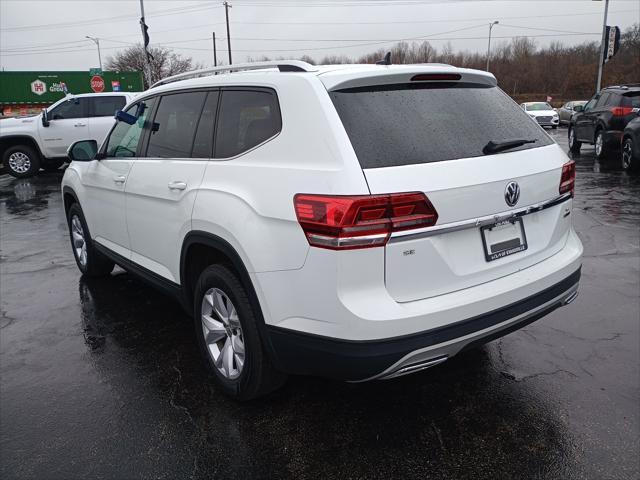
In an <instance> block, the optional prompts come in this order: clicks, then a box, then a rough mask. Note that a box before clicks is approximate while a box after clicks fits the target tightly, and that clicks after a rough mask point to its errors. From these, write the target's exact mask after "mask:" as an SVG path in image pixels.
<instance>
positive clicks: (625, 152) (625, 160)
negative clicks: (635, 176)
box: [622, 140, 633, 170]
mask: <svg viewBox="0 0 640 480" xmlns="http://www.w3.org/2000/svg"><path fill="white" fill-rule="evenodd" d="M632 154H633V146H632V144H631V140H626V141H625V142H624V144H623V145H622V168H623V169H625V170H628V169H629V168H631V156H632Z"/></svg>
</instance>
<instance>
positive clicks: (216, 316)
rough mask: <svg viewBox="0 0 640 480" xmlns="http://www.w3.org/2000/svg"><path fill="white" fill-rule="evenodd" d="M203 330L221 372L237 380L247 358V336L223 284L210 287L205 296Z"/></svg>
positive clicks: (212, 357)
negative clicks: (220, 287) (223, 289)
mask: <svg viewBox="0 0 640 480" xmlns="http://www.w3.org/2000/svg"><path fill="white" fill-rule="evenodd" d="M201 313H202V319H201V320H202V332H203V334H204V341H205V343H206V346H207V351H208V352H209V355H210V356H211V359H212V360H213V364H214V365H215V366H216V368H217V369H218V371H219V372H220V374H222V376H224V377H225V378H228V379H230V380H234V379H236V378H238V377H239V376H240V374H241V373H242V368H243V367H244V362H245V349H244V337H243V334H242V326H241V325H240V320H239V318H238V312H237V310H236V307H235V306H234V305H233V302H232V301H231V299H230V298H229V296H228V295H227V294H226V293H224V292H223V291H222V290H220V289H219V288H210V289H209V290H207V291H206V293H205V294H204V297H203V299H202V308H201Z"/></svg>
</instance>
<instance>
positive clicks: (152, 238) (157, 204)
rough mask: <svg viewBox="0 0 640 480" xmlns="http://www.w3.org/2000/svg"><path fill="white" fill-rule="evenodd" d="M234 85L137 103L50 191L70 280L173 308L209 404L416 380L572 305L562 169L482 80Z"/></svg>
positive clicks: (305, 76) (476, 76)
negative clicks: (308, 380) (138, 282)
mask: <svg viewBox="0 0 640 480" xmlns="http://www.w3.org/2000/svg"><path fill="white" fill-rule="evenodd" d="M276 63H277V66H278V68H275V67H276ZM233 69H234V70H235V71H234V72H233V73H230V74H222V75H215V76H213V75H209V76H201V77H200V78H191V79H186V80H182V79H183V78H185V77H186V75H179V76H177V77H174V78H171V79H167V80H165V81H164V82H163V84H161V85H159V86H155V87H154V88H151V89H150V90H148V91H146V92H144V93H143V94H142V95H141V96H140V97H139V98H137V99H136V100H135V102H134V103H132V104H131V105H129V106H128V107H127V108H126V112H125V113H126V114H119V115H118V117H119V118H121V120H120V121H119V122H118V123H117V124H116V125H115V127H114V128H113V130H112V131H111V133H110V134H109V136H108V137H107V139H106V140H105V142H104V143H103V145H102V146H101V147H100V148H99V149H98V150H97V154H96V149H97V145H96V144H95V142H79V143H78V144H76V145H74V146H73V147H72V148H71V150H70V157H72V159H74V160H75V161H73V162H72V163H71V165H70V167H69V168H68V169H67V170H66V172H65V175H64V178H63V181H62V185H63V196H64V205H65V209H66V213H67V218H68V223H69V229H70V234H71V243H72V247H73V251H74V254H75V258H76V261H77V264H78V267H79V268H80V270H81V271H82V272H83V273H84V274H85V275H92V276H93V275H105V274H109V273H110V272H111V270H112V269H113V267H114V264H118V265H120V266H121V267H123V268H125V269H126V270H129V271H130V272H132V273H135V274H138V275H140V276H141V277H143V278H145V279H147V280H149V281H150V282H151V283H152V284H154V285H155V286H157V287H159V288H162V289H164V290H165V291H166V292H168V293H170V294H172V295H175V296H176V297H177V298H179V299H180V300H181V302H182V304H183V306H184V308H185V309H186V310H187V311H188V312H190V313H191V314H192V315H193V317H194V319H195V331H196V335H197V340H198V343H199V345H200V347H201V349H202V352H203V354H204V357H205V358H206V359H207V362H208V365H209V367H210V369H211V372H212V374H213V375H214V376H215V378H216V379H217V381H218V383H219V384H220V385H221V386H222V388H223V390H224V391H225V392H226V393H227V394H229V395H231V396H234V397H236V398H240V399H248V398H253V397H256V396H259V395H262V394H265V393H267V392H269V391H271V390H273V389H274V388H276V387H277V386H279V385H280V384H281V383H282V382H283V380H284V378H285V374H287V373H290V374H312V375H322V376H328V377H332V378H337V379H343V380H348V381H356V382H357V381H364V380H371V379H378V378H391V377H396V376H399V375H403V374H406V373H410V372H415V371H418V370H422V369H424V368H427V367H429V366H432V365H436V364H438V363H440V362H442V361H444V360H446V359H447V358H449V357H451V356H453V355H455V354H456V353H458V352H459V351H461V350H462V349H465V348H469V347H471V346H473V345H477V344H480V343H483V342H487V341H489V340H491V339H493V338H496V337H499V336H501V335H504V334H506V333H508V332H510V331H512V330H514V329H517V328H520V327H522V326H524V325H527V324H528V323H530V322H532V321H534V320H536V319H538V318H540V317H542V316H544V315H546V314H547V313H549V312H551V311H552V310H554V309H555V308H557V307H559V306H562V305H564V304H567V303H569V302H570V301H571V300H573V298H575V296H576V295H577V288H578V282H579V278H580V268H581V256H582V245H581V243H580V241H579V239H578V237H577V236H576V234H575V232H574V230H573V228H572V221H571V218H572V217H571V208H572V201H573V200H572V199H573V191H574V178H575V164H574V162H572V161H570V160H569V159H568V158H567V156H566V155H565V153H564V152H563V151H562V150H561V149H560V147H559V146H558V145H557V144H555V143H554V142H553V140H552V139H551V138H550V137H549V136H548V135H547V134H546V133H545V132H544V131H543V130H542V128H540V126H538V125H537V124H536V123H535V122H534V121H533V120H532V119H530V118H529V116H528V115H527V114H526V113H524V112H523V111H522V109H520V108H519V107H518V105H517V104H516V103H514V102H513V101H512V100H511V99H510V98H509V97H508V96H507V95H505V94H504V93H503V92H502V91H501V90H500V89H499V88H498V87H497V86H496V80H495V78H494V77H493V76H492V75H491V74H488V73H485V72H480V71H475V70H467V69H458V68H454V67H450V66H446V65H402V66H401V65H398V66H393V65H391V66H390V65H342V66H323V67H314V66H312V65H309V64H306V63H304V62H296V61H290V62H285V61H282V62H266V63H258V64H253V65H252V64H247V65H234V66H233ZM218 70H221V69H220V68H219V69H218ZM211 71H212V70H211ZM211 71H209V72H211ZM206 73H207V72H201V73H200V75H204V74H206ZM191 75H196V74H191ZM179 80H180V81H179Z"/></svg>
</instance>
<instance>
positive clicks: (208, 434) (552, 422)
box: [79, 273, 577, 478]
mask: <svg viewBox="0 0 640 480" xmlns="http://www.w3.org/2000/svg"><path fill="white" fill-rule="evenodd" d="M79 296H80V303H81V309H82V314H81V317H82V327H81V328H82V334H83V335H84V339H85V343H86V346H87V349H88V351H89V352H90V355H91V357H92V362H93V363H94V365H95V367H96V371H98V372H99V375H101V376H102V377H103V378H102V379H101V381H104V382H107V383H108V384H109V386H110V388H111V389H115V390H116V391H118V390H121V391H122V394H121V396H122V397H125V396H131V395H132V393H131V390H132V389H134V390H136V389H139V388H144V389H147V387H152V388H150V389H149V390H154V391H155V393H154V394H153V396H154V399H153V402H157V403H159V404H163V405H164V406H165V407H171V408H169V409H168V410H169V412H171V414H169V415H165V418H164V419H162V420H160V419H159V421H162V422H168V423H174V424H176V425H181V427H180V428H184V429H186V430H187V431H188V432H189V434H188V436H187V437H186V438H187V439H186V440H185V441H186V442H190V443H191V444H192V445H191V448H187V449H186V450H187V451H193V452H194V454H193V455H194V457H193V459H192V460H193V462H194V469H195V470H196V471H197V472H199V474H204V473H205V472H217V474H218V475H220V476H221V477H225V478H236V477H245V476H249V477H250V478H268V477H271V478H273V477H285V476H294V475H295V476H298V477H300V478H309V477H317V476H320V475H321V476H323V478H344V477H346V476H349V477H353V478H361V477H366V478H371V477H385V478H400V477H403V476H408V475H415V473H416V472H425V473H426V472H429V474H430V476H433V477H436V478H444V477H448V476H450V475H451V473H452V471H457V472H458V473H457V474H456V475H455V476H456V477H457V478H483V475H482V472H483V471H485V469H486V471H487V472H492V473H491V476H490V477H491V478H517V477H519V476H521V474H522V473H523V472H530V473H531V472H533V473H535V476H541V477H549V476H551V477H556V478H573V477H574V476H576V472H577V470H576V467H575V465H574V464H573V462H572V461H571V458H572V456H573V452H571V449H572V446H571V440H570V439H569V438H568V437H567V434H566V431H565V427H564V424H563V421H562V419H561V418H559V417H558V413H557V412H556V411H554V409H553V408H552V406H551V405H550V404H548V403H547V402H546V400H545V399H544V396H541V395H540V394H539V392H537V391H535V389H534V390H532V389H531V387H530V386H529V384H527V383H526V382H514V381H513V378H510V377H509V376H507V375H505V374H504V372H502V371H501V368H500V367H501V359H500V358H498V357H499V356H500V352H499V350H498V346H497V345H499V344H496V343H494V344H492V345H491V346H487V347H483V348H478V349H475V350H471V351H468V352H464V353H462V354H460V355H458V356H457V357H454V358H453V359H451V360H449V361H448V362H445V363H444V364H443V365H441V366H438V367H435V368H433V369H431V370H427V371H425V372H423V373H418V374H414V375H410V376H406V377H402V378H398V379H393V380H386V381H376V382H368V383H364V384H348V383H342V382H337V381H331V380H326V379H320V378H311V377H290V378H289V380H288V382H287V384H286V386H285V387H284V388H283V389H281V390H279V391H277V392H275V393H273V394H271V395H270V396H267V397H264V398H261V399H257V400H254V401H251V402H248V403H237V402H235V401H233V400H230V399H228V398H226V397H225V396H223V395H222V393H221V392H220V391H219V390H218V389H217V388H216V386H215V385H214V384H213V382H212V381H211V380H210V379H209V378H208V373H207V371H206V370H205V368H204V365H203V364H202V361H201V359H200V356H199V355H198V352H197V345H196V341H195V336H194V334H193V327H192V320H191V319H190V318H188V317H187V316H186V315H185V314H184V313H183V312H182V310H181V309H180V307H179V306H178V305H177V304H176V303H174V302H173V301H171V300H169V299H167V298H166V297H164V296H162V295H161V294H159V293H157V292H156V291H154V290H152V289H150V288H147V287H146V286H144V285H143V284H141V283H139V282H138V281H137V280H135V279H134V278H132V277H131V276H129V275H128V274H126V273H118V274H115V275H112V276H111V277H109V278H104V279H84V278H81V279H80V282H79ZM142 379H144V380H142ZM141 382H142V383H144V384H145V386H143V387H140V386H139V385H137V384H139V383H141ZM145 395H147V393H145ZM118 396H120V395H118ZM157 410H162V409H161V408H159V407H158V408H157ZM174 427H175V425H174ZM221 452H224V454H222V453H221ZM221 456H222V457H224V461H222V458H221ZM398 459H402V461H401V462H398ZM185 461H187V460H185ZM452 468H454V470H452ZM472 473H473V475H471V474H472ZM196 476H199V475H196Z"/></svg>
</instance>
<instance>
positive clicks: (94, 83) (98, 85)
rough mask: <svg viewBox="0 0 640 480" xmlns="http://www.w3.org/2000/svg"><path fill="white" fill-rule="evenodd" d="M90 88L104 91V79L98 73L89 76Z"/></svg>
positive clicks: (95, 90) (98, 91)
mask: <svg viewBox="0 0 640 480" xmlns="http://www.w3.org/2000/svg"><path fill="white" fill-rule="evenodd" d="M91 90H93V91H94V92H96V93H100V92H104V80H103V79H102V77H100V76H99V75H94V76H93V77H91Z"/></svg>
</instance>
